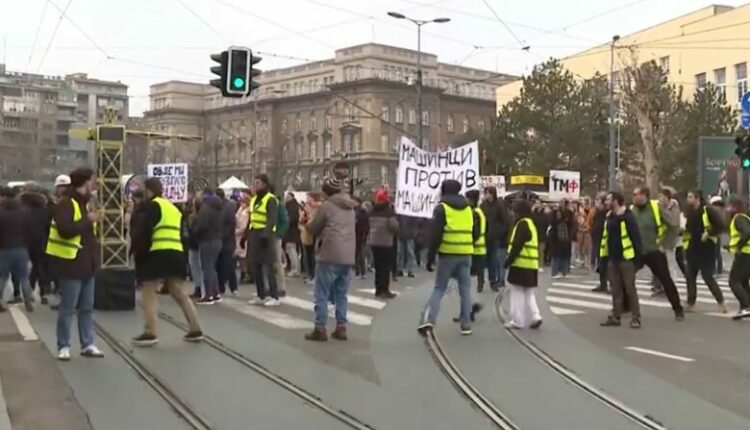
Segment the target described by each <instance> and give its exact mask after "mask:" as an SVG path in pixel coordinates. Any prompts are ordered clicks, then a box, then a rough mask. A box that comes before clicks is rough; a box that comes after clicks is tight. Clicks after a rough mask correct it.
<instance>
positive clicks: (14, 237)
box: [0, 198, 31, 249]
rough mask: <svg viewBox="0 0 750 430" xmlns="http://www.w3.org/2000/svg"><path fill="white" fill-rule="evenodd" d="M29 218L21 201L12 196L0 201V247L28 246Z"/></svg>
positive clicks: (29, 234)
mask: <svg viewBox="0 0 750 430" xmlns="http://www.w3.org/2000/svg"><path fill="white" fill-rule="evenodd" d="M30 237H31V219H30V217H29V211H28V210H27V209H26V208H24V207H23V206H22V205H21V201H20V200H18V199H16V198H13V199H8V200H6V201H4V202H2V203H0V249H10V248H26V249H28V248H29V245H30V241H29V238H30Z"/></svg>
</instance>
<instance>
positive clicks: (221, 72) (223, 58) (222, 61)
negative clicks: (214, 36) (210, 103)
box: [209, 51, 229, 97]
mask: <svg viewBox="0 0 750 430" xmlns="http://www.w3.org/2000/svg"><path fill="white" fill-rule="evenodd" d="M211 59H212V60H213V61H215V62H217V63H219V65H218V66H214V67H211V73H213V74H214V75H218V76H219V79H212V80H211V81H210V82H209V83H210V84H211V86H213V87H216V88H218V89H219V91H221V95H222V96H224V97H229V93H227V72H228V69H227V62H228V59H229V52H227V51H224V52H221V53H219V54H213V55H211Z"/></svg>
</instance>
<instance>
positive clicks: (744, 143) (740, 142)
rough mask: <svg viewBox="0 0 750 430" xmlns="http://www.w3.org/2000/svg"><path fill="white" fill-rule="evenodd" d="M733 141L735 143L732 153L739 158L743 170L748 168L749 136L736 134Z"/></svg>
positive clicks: (749, 161)
mask: <svg viewBox="0 0 750 430" xmlns="http://www.w3.org/2000/svg"><path fill="white" fill-rule="evenodd" d="M734 143H735V144H736V145H737V149H735V150H734V153H735V154H736V155H737V157H739V159H740V166H741V167H742V168H743V169H744V170H748V169H750V136H738V137H736V138H735V139H734Z"/></svg>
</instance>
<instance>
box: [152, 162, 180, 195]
mask: <svg viewBox="0 0 750 430" xmlns="http://www.w3.org/2000/svg"><path fill="white" fill-rule="evenodd" d="M147 173H148V177H149V178H159V179H160V180H161V184H162V185H163V186H164V195H163V197H164V198H165V199H167V200H169V201H170V202H172V203H184V202H186V201H187V198H188V166H187V164H186V163H171V164H149V165H148V170H147Z"/></svg>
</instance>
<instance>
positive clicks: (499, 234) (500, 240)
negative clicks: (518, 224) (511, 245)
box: [480, 198, 511, 248]
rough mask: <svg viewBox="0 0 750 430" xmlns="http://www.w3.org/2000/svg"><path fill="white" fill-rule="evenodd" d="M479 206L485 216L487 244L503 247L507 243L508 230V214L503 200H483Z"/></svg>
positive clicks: (509, 226)
mask: <svg viewBox="0 0 750 430" xmlns="http://www.w3.org/2000/svg"><path fill="white" fill-rule="evenodd" d="M480 207H481V208H482V210H483V211H484V215H485V217H486V218H487V241H488V245H489V244H492V245H493V246H495V247H498V246H499V247H501V248H505V246H506V245H507V243H508V233H509V232H510V228H511V225H510V214H509V213H508V208H507V207H506V205H505V201H502V200H497V198H496V199H495V200H493V201H492V202H487V201H485V202H483V203H482V204H481V205H480Z"/></svg>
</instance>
